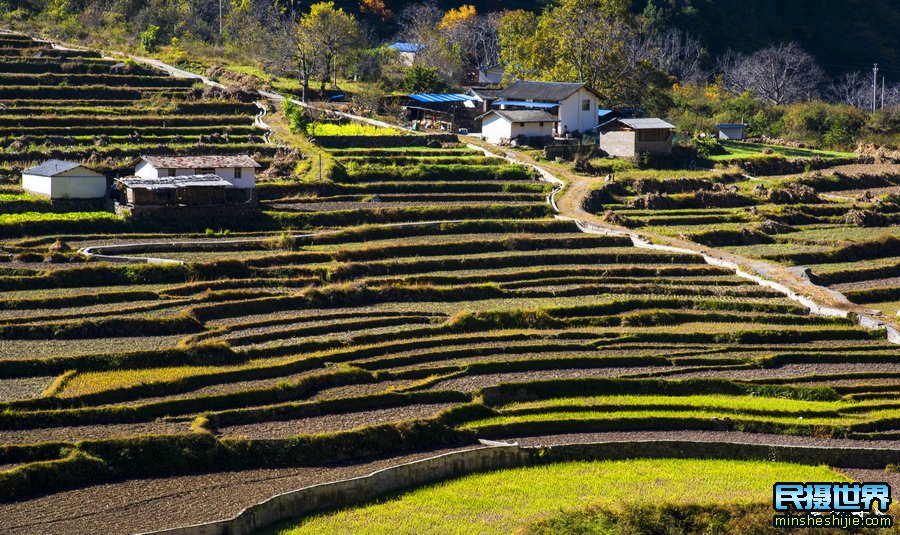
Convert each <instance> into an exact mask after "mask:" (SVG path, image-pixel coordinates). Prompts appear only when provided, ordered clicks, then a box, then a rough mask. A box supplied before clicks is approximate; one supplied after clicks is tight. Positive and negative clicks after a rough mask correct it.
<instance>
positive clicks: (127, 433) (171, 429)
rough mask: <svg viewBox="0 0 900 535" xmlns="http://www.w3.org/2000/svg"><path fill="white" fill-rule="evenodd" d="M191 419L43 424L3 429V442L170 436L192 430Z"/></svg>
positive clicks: (28, 442)
mask: <svg viewBox="0 0 900 535" xmlns="http://www.w3.org/2000/svg"><path fill="white" fill-rule="evenodd" d="M189 432H190V424H188V423H187V422H165V421H162V420H156V421H153V422H142V423H132V424H109V425H81V426H70V427H42V428H38V429H17V430H0V444H36V443H39V442H75V441H78V440H92V439H101V438H112V437H131V436H137V435H170V434H177V433H189Z"/></svg>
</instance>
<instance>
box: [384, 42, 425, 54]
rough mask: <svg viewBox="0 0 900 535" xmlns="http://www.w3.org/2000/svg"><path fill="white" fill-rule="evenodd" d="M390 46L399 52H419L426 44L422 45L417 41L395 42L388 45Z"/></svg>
mask: <svg viewBox="0 0 900 535" xmlns="http://www.w3.org/2000/svg"><path fill="white" fill-rule="evenodd" d="M388 48H390V49H393V50H397V51H399V52H418V51H419V50H422V49H423V48H425V45H420V44H417V43H394V44H392V45H388Z"/></svg>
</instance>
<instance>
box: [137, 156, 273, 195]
mask: <svg viewBox="0 0 900 535" xmlns="http://www.w3.org/2000/svg"><path fill="white" fill-rule="evenodd" d="M133 165H134V166H135V167H134V174H135V176H138V177H141V178H160V177H177V176H191V175H217V176H218V177H219V178H221V179H223V180H226V181H227V182H228V183H229V184H230V186H231V187H233V188H238V189H252V188H254V187H255V186H256V169H257V168H259V167H260V165H259V164H258V163H257V162H256V160H254V159H253V158H251V157H250V156H247V155H246V154H227V155H204V156H141V157H140V159H139V160H137V161H135V162H134V163H133Z"/></svg>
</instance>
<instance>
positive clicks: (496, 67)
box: [478, 63, 506, 85]
mask: <svg viewBox="0 0 900 535" xmlns="http://www.w3.org/2000/svg"><path fill="white" fill-rule="evenodd" d="M504 73H506V65H503V64H502V63H495V64H493V65H491V66H490V67H483V68H480V69H478V83H479V84H485V85H499V84H500V83H501V82H503V74H504Z"/></svg>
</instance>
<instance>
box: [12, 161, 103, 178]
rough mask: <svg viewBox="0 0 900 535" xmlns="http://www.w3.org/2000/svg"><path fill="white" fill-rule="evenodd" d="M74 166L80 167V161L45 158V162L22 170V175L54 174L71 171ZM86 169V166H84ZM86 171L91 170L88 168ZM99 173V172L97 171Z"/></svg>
mask: <svg viewBox="0 0 900 535" xmlns="http://www.w3.org/2000/svg"><path fill="white" fill-rule="evenodd" d="M76 167H82V165H81V164H80V163H76V162H67V161H64V160H47V161H46V162H44V163H42V164H40V165H35V166H34V167H29V168H28V169H26V170H24V171H22V174H23V175H37V176H56V175H58V174H60V173H65V172H66V171H71V170H72V169H75V168H76ZM85 169H87V167H85ZM88 171H91V172H92V173H93V172H96V171H92V170H91V169H88ZM98 174H99V173H98Z"/></svg>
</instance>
